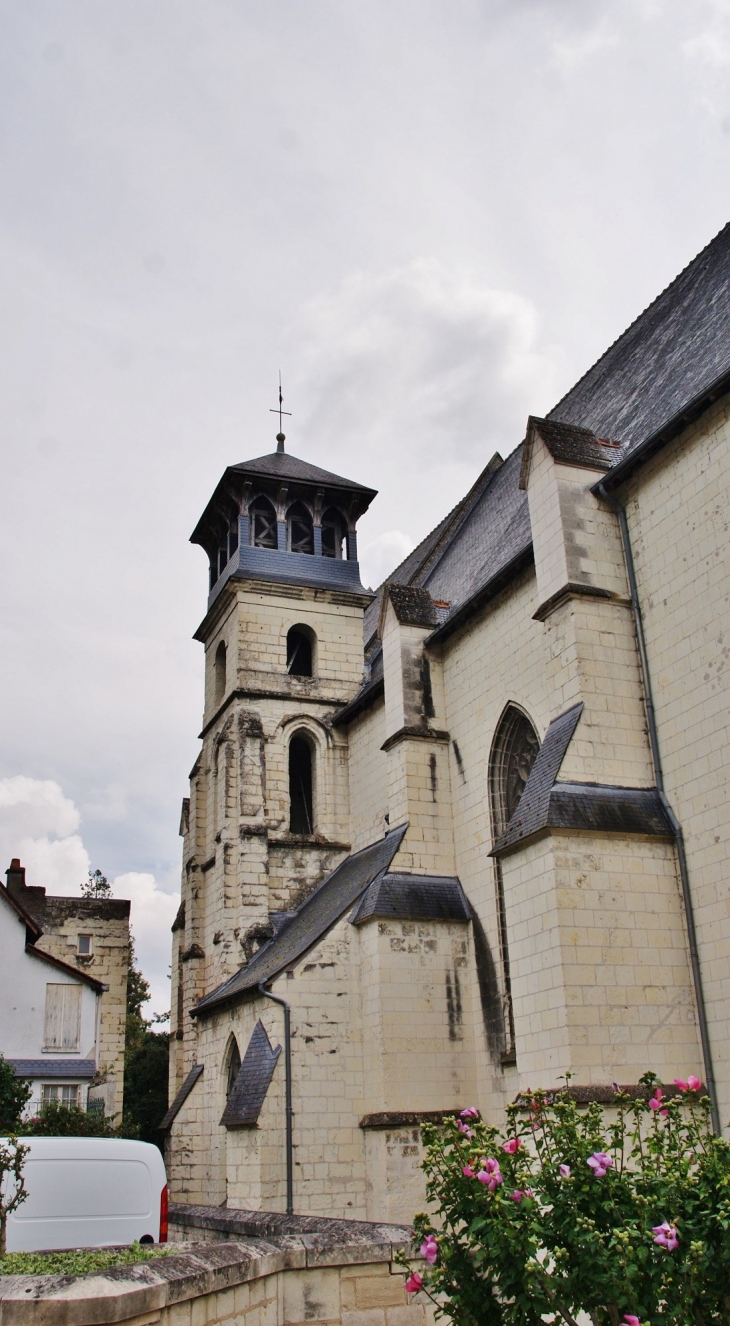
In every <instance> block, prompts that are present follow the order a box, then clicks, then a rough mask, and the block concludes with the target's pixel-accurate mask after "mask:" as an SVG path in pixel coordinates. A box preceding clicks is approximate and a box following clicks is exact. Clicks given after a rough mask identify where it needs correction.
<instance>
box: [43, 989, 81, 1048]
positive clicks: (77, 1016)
mask: <svg viewBox="0 0 730 1326" xmlns="http://www.w3.org/2000/svg"><path fill="white" fill-rule="evenodd" d="M80 1041H81V986H80V985H51V984H49V985H47V986H46V1025H45V1033H44V1038H43V1048H44V1050H78V1048H79V1043H80Z"/></svg>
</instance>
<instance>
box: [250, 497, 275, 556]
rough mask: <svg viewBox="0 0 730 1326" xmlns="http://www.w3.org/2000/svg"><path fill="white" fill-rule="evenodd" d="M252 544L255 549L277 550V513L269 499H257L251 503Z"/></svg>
mask: <svg viewBox="0 0 730 1326" xmlns="http://www.w3.org/2000/svg"><path fill="white" fill-rule="evenodd" d="M249 516H250V518H251V542H252V544H253V546H254V548H275V547H276V546H277V542H276V512H275V510H274V508H273V505H272V504H271V502H270V501H269V499H268V497H257V498H256V501H255V502H252V503H251V508H250V511H249Z"/></svg>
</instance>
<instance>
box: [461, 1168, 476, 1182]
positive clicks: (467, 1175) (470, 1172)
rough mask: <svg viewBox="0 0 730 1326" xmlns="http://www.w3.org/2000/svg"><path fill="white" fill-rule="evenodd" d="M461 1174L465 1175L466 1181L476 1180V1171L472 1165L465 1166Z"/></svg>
mask: <svg viewBox="0 0 730 1326" xmlns="http://www.w3.org/2000/svg"><path fill="white" fill-rule="evenodd" d="M461 1172H462V1174H463V1175H464V1178H465V1179H473V1178H474V1170H473V1169H472V1167H471V1165H465V1166H464V1168H463V1170H462V1171H461Z"/></svg>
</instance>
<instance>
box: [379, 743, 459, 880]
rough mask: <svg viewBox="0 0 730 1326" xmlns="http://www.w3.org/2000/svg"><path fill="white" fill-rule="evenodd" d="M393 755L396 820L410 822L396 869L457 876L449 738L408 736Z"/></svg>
mask: <svg viewBox="0 0 730 1326" xmlns="http://www.w3.org/2000/svg"><path fill="white" fill-rule="evenodd" d="M387 754H388V814H389V816H390V823H391V824H403V823H405V822H406V821H408V826H409V827H408V832H407V834H406V837H405V840H404V842H403V844H402V846H401V848H400V850H399V852H398V857H397V861H396V862H395V863H394V869H398V870H406V871H410V872H412V873H416V874H418V873H424V874H429V875H453V874H454V873H455V862H454V839H453V817H452V807H451V769H450V767H449V754H448V747H447V745H446V743H445V741H444V740H442V739H438V738H437V737H436V736H434V737H408V736H404V737H402V738H401V739H399V740H398V741H397V742H396V743H395V744H394V745H393V746H392V747H391V748H390V749H389V750H388V753H387Z"/></svg>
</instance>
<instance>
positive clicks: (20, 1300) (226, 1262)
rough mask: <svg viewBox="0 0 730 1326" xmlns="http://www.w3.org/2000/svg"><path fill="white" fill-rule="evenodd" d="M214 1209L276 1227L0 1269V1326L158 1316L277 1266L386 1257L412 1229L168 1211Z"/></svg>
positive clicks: (76, 1324) (182, 1219)
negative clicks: (141, 1251) (144, 1256)
mask: <svg viewBox="0 0 730 1326" xmlns="http://www.w3.org/2000/svg"><path fill="white" fill-rule="evenodd" d="M216 1212H217V1216H218V1219H219V1220H220V1221H221V1222H223V1223H224V1224H225V1225H226V1228H227V1230H228V1231H230V1229H231V1228H233V1227H235V1225H236V1223H238V1225H239V1227H240V1228H241V1229H242V1231H243V1229H244V1228H245V1227H246V1226H249V1227H251V1228H252V1229H253V1228H254V1227H255V1226H260V1227H264V1226H268V1227H271V1228H276V1229H277V1231H278V1232H276V1233H272V1234H271V1236H270V1237H263V1235H262V1236H261V1237H255V1236H254V1237H241V1238H231V1237H230V1235H229V1237H228V1238H227V1239H225V1240H224V1241H218V1242H215V1243H185V1244H181V1245H180V1251H179V1252H171V1253H169V1254H168V1255H167V1256H165V1257H159V1258H155V1259H154V1260H152V1261H148V1262H139V1263H137V1264H136V1265H134V1266H117V1267H114V1268H112V1269H110V1270H107V1271H94V1272H91V1273H89V1274H87V1275H8V1276H0V1326H105V1324H106V1323H112V1322H121V1321H129V1320H130V1318H135V1319H136V1318H143V1319H144V1318H145V1317H146V1316H152V1317H156V1316H157V1314H159V1313H160V1312H161V1311H162V1310H163V1309H164V1308H166V1307H169V1306H171V1305H173V1304H175V1303H183V1302H185V1301H186V1300H189V1299H194V1298H200V1297H202V1296H203V1295H206V1294H214V1293H217V1292H219V1291H221V1290H226V1289H230V1288H232V1287H235V1286H236V1285H239V1284H245V1283H246V1282H248V1281H252V1280H259V1279H261V1278H262V1277H264V1276H268V1275H275V1274H276V1273H278V1272H280V1271H296V1270H304V1269H307V1268H310V1267H325V1266H330V1267H338V1266H350V1265H362V1264H365V1263H368V1262H388V1261H390V1260H391V1259H392V1257H393V1255H394V1253H395V1252H396V1251H397V1250H398V1249H399V1248H405V1247H408V1246H409V1245H410V1241H411V1237H412V1233H411V1230H410V1229H408V1228H406V1227H402V1226H397V1225H376V1224H369V1223H367V1222H365V1221H350V1220H327V1219H325V1218H320V1217H316V1216H300V1217H296V1216H295V1217H293V1218H289V1217H287V1216H285V1215H279V1214H278V1213H276V1212H273V1213H272V1212H256V1211H240V1212H239V1211H231V1210H227V1211H225V1212H223V1211H222V1210H221V1208H216V1207H187V1206H183V1207H182V1209H181V1204H175V1207H174V1214H173V1211H172V1210H171V1217H172V1221H173V1222H174V1223H185V1224H186V1225H190V1224H192V1223H193V1222H195V1223H196V1224H197V1222H198V1221H202V1220H204V1219H210V1220H213V1219H215V1213H216ZM239 1217H240V1220H238V1219H237V1218H239ZM201 1227H202V1226H201ZM288 1231H291V1232H288Z"/></svg>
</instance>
